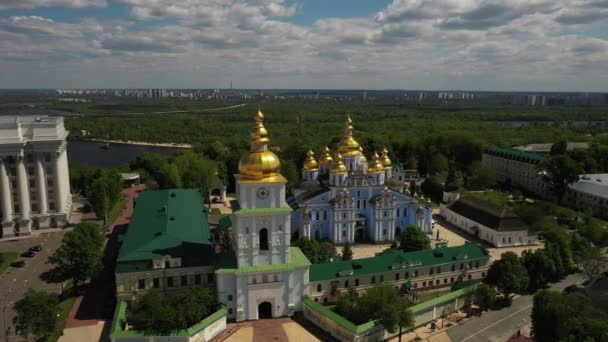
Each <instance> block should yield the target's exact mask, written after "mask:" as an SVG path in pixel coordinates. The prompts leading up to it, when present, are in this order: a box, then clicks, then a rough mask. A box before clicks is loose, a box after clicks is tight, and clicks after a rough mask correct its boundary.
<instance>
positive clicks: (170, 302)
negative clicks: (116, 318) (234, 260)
mask: <svg viewBox="0 0 608 342" xmlns="http://www.w3.org/2000/svg"><path fill="white" fill-rule="evenodd" d="M218 307H219V303H218V301H217V295H216V293H215V290H214V289H213V288H211V287H206V286H189V287H182V288H179V289H177V290H175V291H170V292H161V291H159V290H157V289H151V290H149V291H147V292H146V293H145V294H144V295H143V296H142V297H141V298H140V299H139V300H137V301H133V302H131V303H130V305H129V307H128V310H127V321H128V322H129V323H130V324H131V325H133V326H135V328H136V329H138V330H141V331H144V332H146V333H151V334H161V335H166V334H170V333H172V332H173V331H175V330H179V329H187V328H189V327H191V326H192V325H194V324H196V323H198V322H200V321H201V320H202V319H204V318H205V317H207V316H209V315H210V314H212V313H213V312H215V311H216V310H217V309H218Z"/></svg>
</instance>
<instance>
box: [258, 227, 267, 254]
mask: <svg viewBox="0 0 608 342" xmlns="http://www.w3.org/2000/svg"><path fill="white" fill-rule="evenodd" d="M259 238H260V241H259V243H260V250H262V251H267V250H268V229H266V228H262V229H260V233H259Z"/></svg>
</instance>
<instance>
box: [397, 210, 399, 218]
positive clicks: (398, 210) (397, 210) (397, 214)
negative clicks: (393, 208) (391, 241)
mask: <svg viewBox="0 0 608 342" xmlns="http://www.w3.org/2000/svg"><path fill="white" fill-rule="evenodd" d="M397 217H399V209H397Z"/></svg>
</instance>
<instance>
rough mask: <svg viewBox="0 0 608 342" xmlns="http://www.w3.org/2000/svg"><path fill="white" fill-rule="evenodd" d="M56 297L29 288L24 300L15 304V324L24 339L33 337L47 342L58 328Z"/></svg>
mask: <svg viewBox="0 0 608 342" xmlns="http://www.w3.org/2000/svg"><path fill="white" fill-rule="evenodd" d="M58 304H59V299H58V298H57V296H56V295H54V294H50V293H47V292H45V291H37V290H34V289H31V288H29V289H28V290H27V292H25V295H24V297H23V298H21V299H20V300H18V301H17V302H16V303H15V314H16V316H15V317H14V318H13V323H14V324H15V329H16V332H17V333H18V334H19V335H20V336H22V337H28V336H29V335H33V336H34V337H36V339H37V340H41V341H46V339H47V338H49V337H50V336H51V335H52V334H53V333H54V332H55V329H56V328H57V324H58V321H57V314H56V308H57V305H58Z"/></svg>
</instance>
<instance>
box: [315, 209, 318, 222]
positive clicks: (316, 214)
mask: <svg viewBox="0 0 608 342" xmlns="http://www.w3.org/2000/svg"><path fill="white" fill-rule="evenodd" d="M315 220H317V221H318V220H319V211H315Z"/></svg>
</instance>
